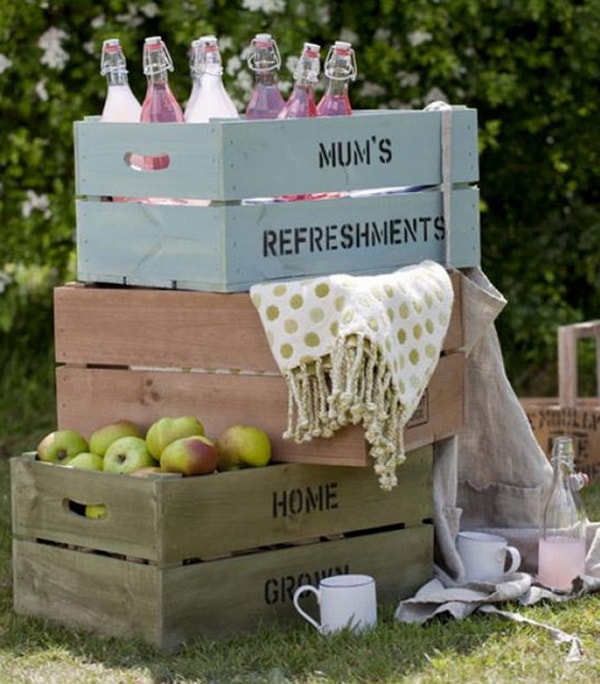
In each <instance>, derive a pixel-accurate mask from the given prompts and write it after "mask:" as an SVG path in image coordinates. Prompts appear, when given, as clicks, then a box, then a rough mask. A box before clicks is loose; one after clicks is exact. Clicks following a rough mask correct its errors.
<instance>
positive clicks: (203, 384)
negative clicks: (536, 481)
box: [56, 353, 464, 466]
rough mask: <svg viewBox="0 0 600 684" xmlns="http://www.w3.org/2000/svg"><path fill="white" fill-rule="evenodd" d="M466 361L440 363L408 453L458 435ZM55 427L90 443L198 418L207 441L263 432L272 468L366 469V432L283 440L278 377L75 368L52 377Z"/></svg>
mask: <svg viewBox="0 0 600 684" xmlns="http://www.w3.org/2000/svg"><path fill="white" fill-rule="evenodd" d="M463 368H464V356H463V354H462V353H453V354H449V355H447V356H443V357H441V359H440V361H439V363H438V366H437V368H436V371H435V373H434V375H433V377H432V379H431V381H430V383H429V387H428V388H427V390H426V393H425V395H424V397H423V399H422V402H421V404H420V406H419V407H418V409H417V410H416V411H415V414H414V415H413V417H412V419H411V421H410V422H409V424H408V425H407V427H406V429H405V447H406V449H407V450H411V449H416V448H417V447H419V446H422V445H424V444H431V443H433V442H434V441H438V440H439V439H442V438H444V437H447V436H449V435H452V434H455V433H456V432H458V431H459V430H460V428H461V427H462V424H463V396H464V388H463V384H464V380H463V378H464V373H463ZM56 395H57V422H58V426H59V427H61V428H62V427H65V428H66V427H69V428H71V429H74V430H79V431H81V432H82V433H83V434H84V435H86V436H89V435H90V434H91V433H92V432H93V431H94V430H95V429H96V428H98V427H100V426H101V425H104V424H107V423H110V422H112V421H113V420H117V419H119V418H129V419H131V420H133V421H135V422H137V423H138V424H139V425H140V426H141V427H142V428H143V429H147V428H148V427H149V426H150V424H151V423H152V422H153V421H154V420H157V419H158V418H161V417H163V416H170V415H171V416H177V415H196V416H197V417H198V418H200V420H202V422H203V424H204V426H205V429H206V432H207V434H208V435H210V436H212V437H218V435H219V434H220V433H221V432H222V430H224V429H225V428H226V427H227V426H228V425H232V424H234V423H238V422H243V423H250V424H253V425H257V426H259V427H261V428H262V429H264V430H265V431H266V432H267V434H268V435H269V438H270V440H271V443H272V447H273V460H274V461H279V462H298V463H314V464H319V463H322V464H334V465H356V466H364V465H370V459H369V456H368V450H367V448H366V445H365V439H364V430H363V429H362V427H360V426H348V427H345V428H343V429H341V430H339V431H338V432H336V433H335V435H334V437H333V438H332V439H325V438H323V439H313V440H312V441H310V442H304V443H302V444H297V443H295V442H294V441H292V440H287V439H283V432H284V430H285V428H286V425H287V401H288V399H287V388H286V385H285V381H284V380H283V378H282V377H281V376H280V375H268V376H267V375H245V374H220V373H193V372H189V373H185V372H182V371H179V370H177V371H156V370H129V369H115V368H77V367H71V366H64V367H61V368H58V369H57V371H56Z"/></svg>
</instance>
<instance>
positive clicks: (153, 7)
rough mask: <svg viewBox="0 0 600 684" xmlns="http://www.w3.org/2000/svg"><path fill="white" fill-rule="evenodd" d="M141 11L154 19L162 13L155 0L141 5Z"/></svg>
mask: <svg viewBox="0 0 600 684" xmlns="http://www.w3.org/2000/svg"><path fill="white" fill-rule="evenodd" d="M140 11H141V13H142V14H145V15H146V16H147V17H148V19H153V18H154V17H156V16H158V15H159V14H160V10H159V9H158V5H157V4H156V3H155V2H147V3H146V4H145V5H142V6H141V7H140Z"/></svg>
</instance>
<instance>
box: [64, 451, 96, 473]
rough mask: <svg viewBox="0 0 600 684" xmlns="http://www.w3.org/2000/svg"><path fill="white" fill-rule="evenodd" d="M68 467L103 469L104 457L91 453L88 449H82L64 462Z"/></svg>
mask: <svg viewBox="0 0 600 684" xmlns="http://www.w3.org/2000/svg"><path fill="white" fill-rule="evenodd" d="M65 465H67V466H68V467H69V468H83V469H85V470H103V469H104V459H103V458H102V456H99V455H98V454H92V453H91V452H89V451H82V452H81V453H80V454H77V456H73V458H72V459H71V460H70V461H69V462H68V463H66V464H65Z"/></svg>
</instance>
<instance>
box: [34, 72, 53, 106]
mask: <svg viewBox="0 0 600 684" xmlns="http://www.w3.org/2000/svg"><path fill="white" fill-rule="evenodd" d="M47 83H48V79H47V78H42V79H41V80H39V81H38V82H37V83H36V84H35V94H36V95H37V96H38V97H39V98H40V100H41V101H42V102H48V100H49V98H50V96H49V95H48V90H47V89H46V84H47Z"/></svg>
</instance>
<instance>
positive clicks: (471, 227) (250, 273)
mask: <svg viewBox="0 0 600 684" xmlns="http://www.w3.org/2000/svg"><path fill="white" fill-rule="evenodd" d="M451 122H452V127H451V135H450V138H444V141H449V145H448V149H449V150H450V157H449V159H450V163H449V165H448V166H447V167H446V168H447V169H448V171H449V173H447V174H446V180H448V177H449V180H450V181H451V185H447V186H446V187H447V188H451V192H449V195H450V203H449V205H447V207H446V211H447V210H448V207H449V208H450V210H451V213H450V215H451V217H452V220H451V230H450V231H448V230H447V229H446V226H445V220H444V218H445V212H444V202H443V193H442V190H441V188H442V181H443V172H442V166H443V164H442V132H441V131H442V126H441V124H442V113H441V112H439V111H431V112H425V111H358V112H355V113H354V114H353V115H352V116H350V117H325V118H315V119H292V120H283V121H279V120H276V121H244V120H235V121H232V120H220V121H219V120H215V121H211V122H210V123H207V124H141V123H140V124H107V123H101V122H100V121H99V120H98V119H97V118H96V117H94V118H89V119H86V120H84V121H79V122H76V123H75V126H74V133H75V168H76V193H77V250H78V278H79V280H81V281H83V282H104V283H113V284H117V283H118V284H126V285H143V286H147V287H160V288H179V289H191V290H207V291H215V292H233V291H244V290H248V289H249V288H250V286H251V285H252V284H254V283H256V282H261V281H264V280H277V279H290V278H297V277H303V276H312V275H323V274H328V273H337V272H346V273H354V274H374V273H383V272H389V271H392V270H394V269H396V268H398V267H400V266H405V265H408V264H413V263H418V262H419V261H421V260H423V259H433V260H435V261H438V262H440V263H450V264H451V265H453V266H456V267H465V266H476V265H478V264H479V260H480V236H479V190H478V188H477V186H476V183H477V181H478V173H479V170H478V153H477V113H476V111H475V110H472V109H467V108H455V109H454V110H453V112H452V117H451ZM148 159H152V160H154V161H153V162H152V163H151V164H148V163H147V161H148ZM142 160H145V162H144V163H141V161H142ZM150 166H153V167H156V168H153V169H152V170H143V168H144V167H146V168H148V167H150ZM406 186H410V191H403V192H398V191H394V192H390V191H389V189H390V188H396V189H397V188H405V187H406ZM384 188H385V189H387V191H385V192H380V190H381V189H384ZM315 193H329V194H330V198H328V199H319V200H317V199H314V198H310V199H302V200H298V201H264V198H278V199H279V200H281V198H282V197H285V196H290V195H293V196H297V195H310V194H313V195H314V194H315ZM331 195H333V197H331ZM110 198H113V199H116V200H117V201H106V200H107V199H110ZM148 198H152V199H151V200H150V201H149V200H148ZM446 215H447V214H446ZM448 234H449V235H450V239H449V244H447V241H448ZM448 255H449V257H450V258H449V261H448Z"/></svg>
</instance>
